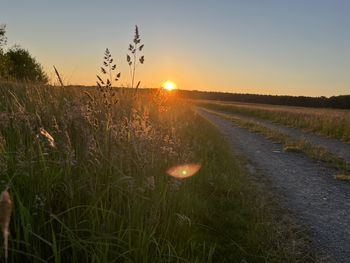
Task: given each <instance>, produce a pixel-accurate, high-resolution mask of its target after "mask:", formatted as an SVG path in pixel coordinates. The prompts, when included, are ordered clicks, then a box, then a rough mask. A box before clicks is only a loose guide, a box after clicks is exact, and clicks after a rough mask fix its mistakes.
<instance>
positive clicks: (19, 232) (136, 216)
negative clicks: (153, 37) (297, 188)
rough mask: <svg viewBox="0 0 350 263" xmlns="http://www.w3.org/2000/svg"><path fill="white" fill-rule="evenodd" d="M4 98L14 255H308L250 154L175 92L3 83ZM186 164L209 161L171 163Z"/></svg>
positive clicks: (264, 258)
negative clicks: (252, 169)
mask: <svg viewBox="0 0 350 263" xmlns="http://www.w3.org/2000/svg"><path fill="white" fill-rule="evenodd" d="M0 101H1V103H0V151H1V154H0V167H1V170H0V172H1V188H2V189H5V188H6V187H9V190H8V191H9V193H10V196H11V198H12V202H13V213H12V217H11V221H10V229H9V231H10V238H9V244H8V253H9V255H8V259H9V261H10V262H24V261H30V262H47V261H48V262H68V261H69V262H242V261H247V262H281V261H283V262H296V261H302V260H305V258H309V257H308V254H309V251H308V248H307V243H306V241H305V240H304V238H303V237H302V236H301V235H300V234H298V233H297V231H295V227H294V226H293V224H292V223H291V222H289V221H288V220H287V219H286V218H285V217H280V214H279V213H280V210H279V208H278V206H277V205H276V203H275V202H274V201H273V200H271V199H272V198H270V197H269V194H268V193H262V192H261V191H264V190H262V189H260V188H259V187H256V186H255V185H254V183H252V182H251V180H250V177H249V174H248V172H247V171H246V170H245V168H244V163H245V161H244V160H243V159H241V158H240V157H237V156H232V154H231V153H230V149H228V147H227V146H226V144H225V143H223V141H222V138H221V136H220V135H219V134H218V131H217V130H216V129H215V128H214V127H212V126H211V125H210V124H209V123H208V122H206V121H205V120H203V119H202V118H201V117H200V116H198V115H197V114H196V113H195V112H193V111H192V110H191V108H192V104H191V103H190V102H188V101H186V100H185V99H182V98H180V97H179V96H177V95H176V92H167V91H165V90H162V89H159V90H151V91H148V92H135V91H132V90H124V89H118V90H117V89H113V88H109V89H104V88H100V89H98V88H82V87H79V88H74V87H70V88H65V87H54V86H40V85H34V84H16V83H1V84H0ZM187 164H195V165H196V166H197V167H198V166H199V165H200V166H201V169H200V170H199V172H198V173H196V174H194V175H193V176H190V177H187V176H189V175H191V174H190V172H191V168H189V167H190V166H189V165H188V166H182V167H181V166H180V168H177V169H175V173H174V169H173V172H169V173H170V175H169V174H167V171H169V170H168V169H169V168H170V167H173V166H178V165H187ZM187 172H188V173H189V174H186V173H187ZM184 174H186V176H184ZM171 175H172V176H171ZM179 177H180V178H179ZM184 177H186V178H184ZM262 195H264V196H265V197H264V198H261V196H262ZM278 218H279V219H278ZM280 218H282V219H280ZM2 220H3V219H2ZM3 251H4V249H2V250H1V253H2V257H3V256H4V252H3Z"/></svg>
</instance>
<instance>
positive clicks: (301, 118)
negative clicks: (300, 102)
mask: <svg viewBox="0 0 350 263" xmlns="http://www.w3.org/2000/svg"><path fill="white" fill-rule="evenodd" d="M198 105H201V106H204V107H206V108H210V109H214V110H222V111H226V112H232V113H238V114H243V115H246V116H251V117H256V118H259V119H263V120H269V121H272V122H276V123H280V124H284V125H287V126H290V127H295V128H301V129H303V130H307V131H311V132H315V133H318V134H321V135H325V136H328V137H332V138H335V139H339V140H342V141H344V142H347V143H350V111H349V110H335V109H326V108H305V107H293V106H276V105H266V104H254V103H236V102H232V103H231V102H219V101H216V102H212V101H201V102H199V103H198Z"/></svg>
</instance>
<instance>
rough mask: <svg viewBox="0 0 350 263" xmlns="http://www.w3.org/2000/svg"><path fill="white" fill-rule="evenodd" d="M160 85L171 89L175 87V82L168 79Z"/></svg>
mask: <svg viewBox="0 0 350 263" xmlns="http://www.w3.org/2000/svg"><path fill="white" fill-rule="evenodd" d="M162 87H163V88H164V89H166V90H168V91H172V90H174V89H176V85H175V83H174V82H172V81H170V80H168V81H166V82H164V83H163V85H162Z"/></svg>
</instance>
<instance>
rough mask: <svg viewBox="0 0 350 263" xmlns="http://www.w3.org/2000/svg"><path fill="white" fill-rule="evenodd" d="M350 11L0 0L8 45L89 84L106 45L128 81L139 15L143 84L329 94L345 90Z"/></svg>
mask: <svg viewBox="0 0 350 263" xmlns="http://www.w3.org/2000/svg"><path fill="white" fill-rule="evenodd" d="M349 11H350V1H348V0H264V1H261V0H133V1H128V0H114V1H112V0H100V1H97V0H96V1H91V0H74V1H73V0H60V1H58V0H55V1H53V0H52V1H51V0H32V1H28V0H0V24H6V30H7V38H8V45H7V46H8V47H11V46H13V45H14V44H19V45H21V46H22V47H23V48H25V49H28V50H29V51H30V53H31V54H32V55H33V56H35V57H36V59H37V60H38V61H39V62H40V63H41V64H42V65H43V67H44V69H45V71H46V72H47V74H48V75H49V76H50V77H51V78H53V77H54V73H53V67H52V66H53V65H55V66H56V67H57V69H58V70H59V71H60V73H61V75H62V76H63V79H64V81H65V83H66V84H72V85H73V84H83V85H93V84H95V83H96V74H100V71H99V68H100V66H101V65H102V59H103V53H104V50H105V49H106V48H107V47H108V48H109V50H110V51H111V53H112V56H113V57H114V59H115V61H116V62H117V69H118V70H119V71H121V74H122V78H121V79H120V82H119V84H120V85H124V86H127V85H130V74H129V69H128V65H127V63H126V53H127V49H128V45H129V43H130V42H131V41H132V38H133V35H134V27H135V25H138V26H139V30H140V35H141V40H142V42H143V43H144V44H145V47H144V50H143V55H144V56H145V64H144V65H140V66H139V67H138V68H137V73H136V74H137V75H136V79H137V80H140V81H141V83H142V84H141V86H142V87H147V88H156V87H160V86H161V85H162V83H163V82H164V81H166V80H172V81H174V82H175V83H176V84H177V87H178V88H180V89H187V90H194V89H195V90H206V91H223V92H238V93H257V94H273V95H305V96H333V95H340V94H350V31H349V30H350V16H349Z"/></svg>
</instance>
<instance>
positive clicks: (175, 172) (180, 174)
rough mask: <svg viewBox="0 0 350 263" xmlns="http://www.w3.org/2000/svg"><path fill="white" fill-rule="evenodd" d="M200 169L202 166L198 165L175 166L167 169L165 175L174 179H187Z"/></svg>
mask: <svg viewBox="0 0 350 263" xmlns="http://www.w3.org/2000/svg"><path fill="white" fill-rule="evenodd" d="M201 167H202V165H201V164H199V163H190V164H183V165H177V166H173V167H171V168H169V169H168V170H167V174H169V175H170V176H172V177H175V178H180V179H182V178H187V177H191V176H193V175H195V174H196V173H197V172H198V171H199V170H200V169H201Z"/></svg>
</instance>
